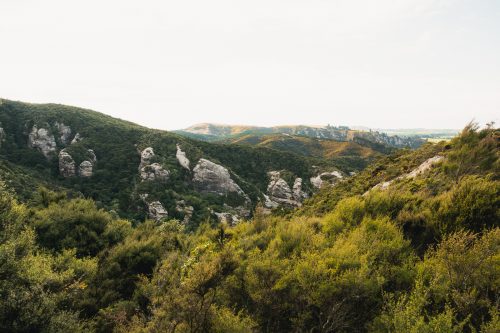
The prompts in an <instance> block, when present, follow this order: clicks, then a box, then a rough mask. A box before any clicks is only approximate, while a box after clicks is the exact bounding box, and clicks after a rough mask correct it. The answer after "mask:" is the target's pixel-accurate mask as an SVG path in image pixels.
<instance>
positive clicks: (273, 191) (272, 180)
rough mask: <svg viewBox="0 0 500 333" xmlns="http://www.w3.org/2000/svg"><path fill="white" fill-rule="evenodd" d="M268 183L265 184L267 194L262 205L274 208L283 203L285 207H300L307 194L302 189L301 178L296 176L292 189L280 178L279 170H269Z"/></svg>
mask: <svg viewBox="0 0 500 333" xmlns="http://www.w3.org/2000/svg"><path fill="white" fill-rule="evenodd" d="M267 175H268V176H269V185H268V186H267V196H265V199H266V200H265V201H264V206H265V207H266V208H276V207H277V206H280V205H283V206H287V207H300V206H301V205H302V201H303V200H304V199H305V198H306V197H307V194H306V193H305V192H303V191H302V178H296V179H295V181H294V185H293V191H292V189H291V188H290V186H289V185H288V183H287V182H286V181H285V180H284V179H283V178H281V174H280V172H279V171H270V172H268V173H267Z"/></svg>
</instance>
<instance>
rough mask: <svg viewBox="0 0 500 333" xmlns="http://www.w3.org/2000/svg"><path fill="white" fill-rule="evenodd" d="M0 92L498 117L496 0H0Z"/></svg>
mask: <svg viewBox="0 0 500 333" xmlns="http://www.w3.org/2000/svg"><path fill="white" fill-rule="evenodd" d="M0 97H1V98H6V99H11V100H21V101H25V102H33V103H48V102H50V103H60V104H68V105H74V106H80V107H85V108H90V109H93V110H96V111H100V112H103V113H106V114H109V115H112V116H115V117H119V118H122V119H126V120H130V121H133V122H136V123H139V124H141V125H145V126H148V127H154V128H160V129H168V130H172V129H180V128H185V127H187V126H189V125H192V124H195V123H202V122H213V123H223V124H247V125H260V126H272V125H283V124H286V125H291V124H310V125H326V124H331V125H351V126H353V125H363V126H368V127H372V128H417V127H421V128H461V127H463V126H464V125H465V124H466V123H468V122H469V121H471V120H473V119H474V120H476V121H478V122H480V123H486V122H489V121H496V123H497V124H498V123H499V121H500V1H499V0H376V1H375V0H252V1H248V0H247V1H241V0H211V1H207V0H175V1H171V0H158V1H156V0H141V1H129V0H105V1H104V0H99V1H98V0H85V1H83V0H80V1H76V0H73V1H69V0H44V1H40V0H1V1H0Z"/></svg>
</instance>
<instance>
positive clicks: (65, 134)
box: [54, 121, 71, 145]
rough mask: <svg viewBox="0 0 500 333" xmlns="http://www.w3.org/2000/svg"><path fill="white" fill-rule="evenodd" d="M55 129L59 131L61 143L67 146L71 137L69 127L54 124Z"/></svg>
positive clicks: (57, 123)
mask: <svg viewBox="0 0 500 333" xmlns="http://www.w3.org/2000/svg"><path fill="white" fill-rule="evenodd" d="M54 125H55V127H56V128H57V130H58V131H59V134H60V135H61V136H60V139H61V142H62V143H63V144H65V145H67V144H68V143H69V142H70V141H69V139H70V137H71V127H69V126H66V125H64V124H63V123H59V122H57V121H56V122H55V124H54Z"/></svg>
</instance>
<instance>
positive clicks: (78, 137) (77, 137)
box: [71, 133, 83, 144]
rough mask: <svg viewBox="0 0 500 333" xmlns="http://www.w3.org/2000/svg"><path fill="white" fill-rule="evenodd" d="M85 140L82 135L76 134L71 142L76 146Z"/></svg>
mask: <svg viewBox="0 0 500 333" xmlns="http://www.w3.org/2000/svg"><path fill="white" fill-rule="evenodd" d="M82 140H83V138H82V136H81V135H80V133H76V134H75V137H74V138H73V140H71V144H75V143H78V142H80V141H82Z"/></svg>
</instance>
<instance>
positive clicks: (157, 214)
mask: <svg viewBox="0 0 500 333" xmlns="http://www.w3.org/2000/svg"><path fill="white" fill-rule="evenodd" d="M146 204H147V208H148V216H149V218H150V219H152V220H155V221H157V222H159V221H161V220H163V219H166V218H167V217H168V212H167V210H166V209H165V207H163V205H162V204H161V202H160V201H153V202H149V203H148V202H147V203H146Z"/></svg>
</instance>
